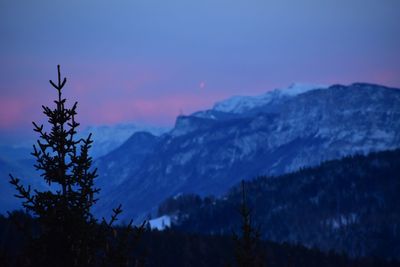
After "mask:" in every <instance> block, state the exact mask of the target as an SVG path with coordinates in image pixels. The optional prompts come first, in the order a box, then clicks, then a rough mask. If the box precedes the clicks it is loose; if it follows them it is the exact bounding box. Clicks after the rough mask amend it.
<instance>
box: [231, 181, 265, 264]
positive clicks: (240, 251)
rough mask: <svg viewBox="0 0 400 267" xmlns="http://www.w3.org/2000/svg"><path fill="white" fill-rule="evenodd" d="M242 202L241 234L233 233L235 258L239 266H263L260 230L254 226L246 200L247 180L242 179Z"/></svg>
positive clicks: (240, 210)
mask: <svg viewBox="0 0 400 267" xmlns="http://www.w3.org/2000/svg"><path fill="white" fill-rule="evenodd" d="M241 189H242V203H241V205H240V209H239V212H240V215H241V218H242V225H241V235H240V236H239V235H237V234H236V233H234V234H233V239H234V241H235V258H236V266H238V267H256V266H257V267H259V266H260V267H261V266H264V265H263V262H262V257H261V255H259V248H258V244H259V240H260V231H259V230H258V229H256V228H254V226H253V222H252V218H251V211H250V208H249V207H248V205H247V202H246V200H247V199H246V190H245V182H244V181H242V184H241Z"/></svg>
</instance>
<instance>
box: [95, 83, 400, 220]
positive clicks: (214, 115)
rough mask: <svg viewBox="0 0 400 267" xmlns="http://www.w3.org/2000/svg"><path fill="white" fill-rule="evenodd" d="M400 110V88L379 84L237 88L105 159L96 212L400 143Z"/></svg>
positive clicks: (149, 206) (147, 208) (128, 211)
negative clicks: (244, 91)
mask: <svg viewBox="0 0 400 267" xmlns="http://www.w3.org/2000/svg"><path fill="white" fill-rule="evenodd" d="M399 118H400V90H397V89H394V88H388V87H385V86H380V85H373V84H365V83H355V84H351V85H349V86H344V85H332V86H329V87H327V86H308V85H307V86H305V85H300V86H299V85H293V86H291V87H289V88H287V89H281V90H274V91H271V92H268V93H266V94H264V95H262V96H256V97H234V98H231V99H228V100H226V101H222V102H219V103H217V104H216V105H215V106H214V108H213V109H210V110H206V111H199V112H196V113H194V114H192V115H190V116H180V117H178V118H177V120H176V124H175V127H174V128H173V129H172V130H171V131H170V132H168V133H165V134H163V135H161V136H159V137H156V136H154V135H151V134H149V133H143V132H141V133H135V134H134V135H133V136H131V137H130V138H129V140H128V141H127V142H126V143H124V144H122V145H121V146H120V147H119V148H118V149H117V150H115V151H112V152H111V153H109V154H108V155H106V156H104V157H101V158H99V159H98V160H97V161H96V165H97V166H98V168H99V174H100V178H99V179H98V184H99V185H100V186H101V187H102V188H103V189H102V193H101V196H100V202H99V203H98V205H97V209H96V212H97V213H98V214H99V215H105V214H109V212H110V210H111V208H112V207H115V206H117V205H118V203H122V204H123V207H125V212H124V216H125V218H131V217H134V218H140V216H142V217H143V216H145V215H146V214H147V213H148V212H151V211H153V212H154V211H155V209H156V207H157V205H158V204H159V203H160V202H161V201H162V200H164V199H165V198H167V197H169V196H173V195H176V194H181V193H197V194H200V195H203V196H204V195H208V194H215V195H222V194H223V193H225V192H226V191H227V190H228V189H229V188H230V187H231V186H233V185H235V184H237V182H238V181H240V180H241V179H251V178H254V177H256V176H258V175H269V176H271V175H275V176H276V175H281V174H283V173H288V172H292V171H296V170H298V169H300V168H302V167H306V166H315V165H318V164H320V163H321V162H323V161H326V160H331V159H338V158H341V157H343V156H347V155H353V154H366V153H369V152H372V151H380V150H386V149H393V148H397V147H400V120H399ZM138 216H139V217H138Z"/></svg>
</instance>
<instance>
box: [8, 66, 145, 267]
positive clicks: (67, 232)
mask: <svg viewBox="0 0 400 267" xmlns="http://www.w3.org/2000/svg"><path fill="white" fill-rule="evenodd" d="M66 81H67V80H66V78H64V79H61V74H60V66H58V82H57V83H54V82H53V81H51V80H50V84H51V85H52V86H53V87H54V88H55V89H56V91H57V94H58V97H57V99H56V100H55V101H54V103H55V108H54V109H51V108H49V107H47V106H43V113H44V114H45V115H46V116H47V118H48V123H49V124H50V125H51V130H50V132H46V131H45V129H44V127H43V125H37V124H36V123H34V122H33V125H34V131H35V132H37V133H39V134H40V139H39V140H38V141H37V144H36V145H34V146H33V153H32V155H33V156H34V157H35V158H36V161H37V163H36V164H35V165H34V166H35V167H36V169H37V170H39V171H41V176H42V177H43V179H44V180H45V181H46V183H47V184H48V185H49V186H50V187H51V190H48V191H37V190H33V191H32V190H31V187H30V186H28V187H24V186H23V185H22V184H21V183H20V180H19V179H18V178H16V177H13V176H12V175H10V177H11V180H10V183H11V184H13V185H14V186H15V187H16V189H17V191H18V194H17V195H16V197H18V198H21V199H23V206H24V207H25V208H26V210H27V211H28V212H30V213H32V214H33V215H34V216H35V217H36V218H37V220H38V223H39V228H40V229H39V231H38V232H37V233H30V242H29V248H28V249H27V250H26V251H25V254H24V257H25V261H24V264H25V265H27V266H126V265H128V264H129V260H130V259H131V258H130V255H129V254H130V253H131V251H128V249H129V246H128V243H129V240H128V239H129V236H131V235H130V233H131V231H132V230H133V227H132V222H130V223H129V224H128V226H127V227H126V228H125V229H122V228H120V229H115V228H114V227H113V223H114V222H115V221H116V220H117V216H118V214H120V213H121V212H122V210H121V206H119V207H118V208H116V209H114V210H113V212H114V213H113V215H112V216H111V220H110V221H109V222H106V220H105V219H103V221H102V222H101V223H99V222H98V221H97V220H96V218H94V216H93V214H92V213H91V207H92V206H93V205H94V204H95V203H96V201H97V199H96V194H98V193H99V191H100V189H99V188H96V187H95V186H94V180H95V178H96V177H97V170H96V169H94V170H92V169H91V165H92V158H91V157H90V156H89V149H90V147H91V144H92V142H93V141H92V139H91V134H90V135H89V136H88V137H87V138H86V139H77V137H76V133H77V131H76V130H77V127H78V126H79V123H77V122H76V120H75V116H76V114H77V113H76V108H77V102H75V104H74V105H73V106H72V107H71V108H67V107H66V106H65V104H66V99H65V98H63V96H62V90H63V88H64V86H65V84H66ZM136 230H140V231H141V230H143V226H142V227H140V228H136ZM140 231H139V232H140Z"/></svg>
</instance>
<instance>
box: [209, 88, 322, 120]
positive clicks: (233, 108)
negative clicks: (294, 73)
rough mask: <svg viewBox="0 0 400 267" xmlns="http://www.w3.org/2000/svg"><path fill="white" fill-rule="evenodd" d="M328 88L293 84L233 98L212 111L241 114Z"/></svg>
mask: <svg viewBox="0 0 400 267" xmlns="http://www.w3.org/2000/svg"><path fill="white" fill-rule="evenodd" d="M328 87H329V86H326V85H316V84H303V83H294V84H292V85H290V86H289V87H287V88H280V89H279V88H278V89H275V90H272V91H269V92H267V93H264V94H262V95H258V96H233V97H231V98H228V99H226V100H223V101H221V102H217V103H216V104H215V105H214V107H213V110H216V111H220V112H231V113H242V112H245V111H248V110H251V109H253V108H256V107H260V106H264V105H267V104H269V103H270V102H272V101H273V100H277V99H280V98H285V97H293V96H297V95H299V94H303V93H305V92H308V91H311V90H316V89H327V88H328Z"/></svg>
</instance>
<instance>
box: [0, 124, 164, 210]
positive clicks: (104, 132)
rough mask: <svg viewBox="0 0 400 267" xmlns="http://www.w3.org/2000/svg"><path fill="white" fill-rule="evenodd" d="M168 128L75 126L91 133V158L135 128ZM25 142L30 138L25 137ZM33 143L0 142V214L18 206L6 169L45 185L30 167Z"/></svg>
mask: <svg viewBox="0 0 400 267" xmlns="http://www.w3.org/2000/svg"><path fill="white" fill-rule="evenodd" d="M168 130H170V129H169V128H167V127H158V126H150V125H143V124H133V123H125V124H117V125H113V126H107V125H101V126H90V127H87V128H85V129H84V130H83V131H79V130H78V136H77V137H78V138H86V137H87V136H88V135H89V134H90V133H92V139H93V140H94V143H93V147H92V148H91V150H90V154H91V156H92V157H93V158H98V157H101V156H104V155H106V154H107V153H109V152H111V151H112V150H114V149H116V148H118V147H119V146H120V145H121V144H123V143H124V142H125V141H126V140H128V139H129V137H131V136H132V135H133V134H134V133H135V132H140V131H146V132H149V133H152V134H154V135H155V136H159V135H161V134H163V133H165V132H167V131H168ZM25 143H29V142H27V141H26V140H25ZM34 143H35V142H34V141H32V142H31V144H29V145H26V144H22V145H18V146H16V145H0V214H4V213H5V212H6V211H9V210H13V209H17V208H21V205H20V201H19V199H17V198H15V197H14V194H15V189H14V188H13V187H12V186H11V185H10V184H9V182H8V181H9V176H8V175H9V173H11V174H13V175H14V176H16V177H19V178H20V179H21V180H22V181H24V184H25V185H28V184H30V185H32V187H33V188H36V189H40V190H44V189H46V190H47V189H48V186H47V185H46V183H45V182H44V181H43V179H41V178H40V177H39V176H40V174H39V173H38V172H36V170H35V168H34V167H33V164H34V163H35V161H34V160H35V159H34V157H33V156H32V155H31V152H32V151H33V149H32V145H33V144H34Z"/></svg>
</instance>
